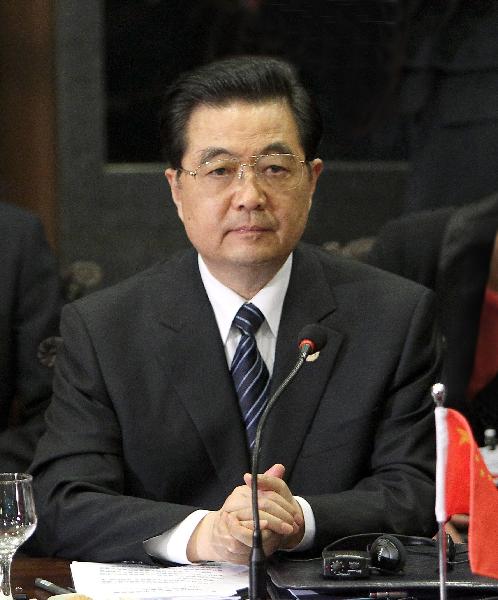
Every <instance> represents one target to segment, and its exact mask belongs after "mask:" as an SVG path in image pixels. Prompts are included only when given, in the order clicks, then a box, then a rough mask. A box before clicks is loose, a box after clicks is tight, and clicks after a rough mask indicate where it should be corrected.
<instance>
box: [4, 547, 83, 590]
mask: <svg viewBox="0 0 498 600" xmlns="http://www.w3.org/2000/svg"><path fill="white" fill-rule="evenodd" d="M69 565H70V561H69V560H64V559H62V558H34V557H31V556H26V555H23V554H18V555H16V556H14V562H13V564H12V575H11V582H12V593H13V594H15V593H18V592H20V591H21V590H16V587H21V588H22V591H23V592H24V593H26V594H27V595H28V597H29V598H37V599H38V600H47V598H48V597H49V596H51V595H52V594H50V593H49V592H44V591H43V590H40V589H39V588H37V587H35V578H36V577H42V578H43V579H48V580H49V581H51V582H52V583H55V584H57V585H60V586H61V587H68V586H72V579H71V570H70V567H69Z"/></svg>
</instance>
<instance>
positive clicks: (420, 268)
mask: <svg viewBox="0 0 498 600" xmlns="http://www.w3.org/2000/svg"><path fill="white" fill-rule="evenodd" d="M367 262H369V263H370V264H373V265H375V266H378V267H381V268H382V269H386V270H388V271H391V272H392V273H396V274H398V275H402V276H404V277H408V278H409V279H412V280H414V281H417V282H419V283H422V284H423V285H426V286H427V287H430V288H432V289H433V290H435V292H436V296H437V302H438V318H439V324H440V329H441V333H442V335H443V342H444V350H445V352H444V362H443V376H442V380H443V382H444V383H445V384H446V386H447V390H448V405H449V406H452V407H454V408H457V409H458V410H460V411H461V412H463V413H464V414H465V415H466V416H467V417H468V419H469V420H470V422H471V424H472V427H473V430H474V434H475V436H476V439H477V441H478V442H479V443H480V444H482V443H483V441H484V430H485V429H486V428H495V429H498V373H497V367H498V353H497V348H498V338H497V337H496V336H497V333H498V323H497V320H498V194H494V195H492V196H488V197H486V198H484V199H483V200H481V201H480V202H477V203H475V204H470V205H468V206H464V207H461V208H455V207H447V208H441V209H439V210H435V211H423V212H420V213H413V214H410V215H407V216H404V217H401V218H399V219H395V220H393V221H390V222H389V223H387V224H386V225H385V226H384V227H383V228H382V229H381V230H380V231H379V234H378V235H377V237H376V240H375V243H374V245H373V247H372V249H371V250H370V254H369V256H368V259H367ZM491 336H494V337H493V338H491Z"/></svg>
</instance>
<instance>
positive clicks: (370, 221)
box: [0, 0, 408, 284]
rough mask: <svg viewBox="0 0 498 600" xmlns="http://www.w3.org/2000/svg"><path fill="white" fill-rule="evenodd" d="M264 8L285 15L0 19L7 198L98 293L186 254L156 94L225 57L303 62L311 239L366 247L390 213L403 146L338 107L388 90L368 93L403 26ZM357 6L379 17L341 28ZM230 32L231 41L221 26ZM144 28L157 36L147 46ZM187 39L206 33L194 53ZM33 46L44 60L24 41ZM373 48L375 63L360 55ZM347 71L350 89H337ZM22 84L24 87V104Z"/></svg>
mask: <svg viewBox="0 0 498 600" xmlns="http://www.w3.org/2000/svg"><path fill="white" fill-rule="evenodd" d="M187 4H188V5H189V7H190V9H189V10H190V17H191V18H190V20H186V16H185V14H184V13H185V11H186V8H185V6H186V5H187ZM257 4H258V3H257V2H256V3H254V6H257ZM266 4H267V7H266V9H265V10H270V9H275V7H280V9H281V7H282V6H284V7H285V10H284V11H283V12H280V13H279V15H278V18H270V16H268V15H267V14H265V13H261V14H260V15H259V16H260V19H259V20H258V19H255V18H254V15H255V14H256V13H254V12H251V10H252V9H251V10H247V9H248V7H250V6H252V3H251V2H203V1H201V0H199V1H198V2H197V3H193V4H192V3H184V2H172V1H168V2H164V1H161V0H159V1H152V0H151V1H147V0H142V1H139V0H129V1H124V0H123V1H121V0H120V1H119V2H113V1H109V2H104V1H103V0H85V2H81V1H79V0H58V1H57V0H33V2H31V3H30V8H29V9H28V8H25V10H24V11H23V9H22V7H23V6H25V7H26V6H27V5H25V4H24V3H18V2H9V1H7V2H5V3H2V5H1V7H2V11H3V13H4V16H5V15H6V16H9V19H10V20H9V21H8V30H9V38H10V42H9V45H7V46H5V45H4V46H3V47H1V54H2V61H4V62H7V63H8V64H9V65H12V64H18V63H22V64H23V65H24V67H23V68H24V69H25V70H24V71H23V70H22V69H21V70H17V71H15V73H14V74H13V75H12V76H11V79H10V81H9V80H6V81H5V83H6V84H8V91H5V86H4V85H3V82H2V92H1V93H0V108H2V107H7V109H8V113H7V114H6V113H5V112H4V111H3V110H0V114H4V118H3V121H2V127H5V126H6V125H7V126H8V127H10V131H11V132H13V134H12V135H11V136H10V137H8V138H7V139H5V138H4V139H3V140H2V142H1V144H2V156H3V157H4V158H5V157H9V156H12V152H13V149H15V152H16V153H17V154H19V153H20V157H19V160H15V161H11V162H10V163H9V162H8V161H7V160H4V161H3V163H2V174H1V177H2V193H3V195H4V196H5V199H7V200H10V201H14V202H18V203H21V202H22V203H24V204H25V205H27V206H28V207H30V208H32V209H33V210H35V211H37V212H38V213H39V214H40V215H41V217H42V219H43V221H44V223H45V226H46V229H47V232H48V234H49V237H50V239H51V242H52V243H53V244H54V246H56V247H57V251H58V253H59V257H60V261H61V266H62V267H64V266H65V265H68V264H69V263H71V262H73V261H74V260H81V259H84V260H94V261H96V262H98V263H99V264H100V265H101V266H102V268H103V271H104V284H109V283H113V282H115V281H117V280H119V279H121V278H123V277H126V276H128V275H130V274H132V273H134V272H136V271H137V270H140V269H143V268H144V267H146V266H148V265H149V264H151V263H152V262H154V261H156V260H158V259H159V258H162V257H164V256H166V255H168V254H169V253H171V252H174V251H175V250H176V249H178V248H181V247H183V246H185V245H186V244H187V242H186V239H185V236H184V234H183V230H182V227H181V225H180V223H179V221H178V219H177V217H176V214H175V212H174V210H173V205H172V202H171V199H170V196H169V191H168V189H167V185H166V182H165V180H164V177H163V170H164V165H163V164H162V163H161V162H158V161H159V156H158V152H157V146H156V142H155V133H154V131H155V129H154V127H155V109H156V108H157V101H158V98H159V96H160V92H161V91H162V89H163V83H164V82H165V81H166V82H167V81H168V80H170V78H171V77H172V76H173V75H174V74H175V71H177V70H179V69H180V68H183V67H184V66H185V67H188V66H192V63H195V62H197V63H198V62H202V61H206V60H209V59H210V58H212V57H213V56H215V55H216V56H217V55H225V54H227V53H230V51H231V50H230V48H231V46H230V44H232V46H234V45H235V46H237V47H238V48H239V49H240V50H241V51H261V52H263V51H264V52H273V53H281V54H284V55H287V56H288V57H289V58H292V59H293V60H296V59H297V58H298V57H299V56H301V57H305V58H306V60H305V64H304V63H303V65H302V66H301V68H302V70H303V73H304V74H305V77H310V84H312V85H314V86H315V88H316V91H317V93H318V96H319V98H320V101H321V102H322V107H323V108H324V111H325V117H326V122H327V123H328V125H327V136H326V140H325V145H324V147H323V149H322V157H323V158H325V160H326V170H325V173H324V175H323V177H322V180H321V182H320V185H319V189H318V192H317V195H316V199H315V205H314V208H313V210H312V214H311V218H310V223H309V226H308V229H307V231H306V235H305V237H306V239H307V240H308V241H312V242H315V243H320V244H321V243H324V242H326V241H329V240H338V241H340V242H346V241H348V240H351V239H353V238H356V237H360V236H367V235H373V234H374V233H375V232H376V231H377V229H378V227H379V226H380V225H381V224H382V223H384V222H385V221H386V220H387V219H388V218H390V217H392V216H396V215H397V214H399V213H400V211H401V199H402V196H403V191H404V186H405V179H406V174H407V169H408V165H407V163H406V161H404V160H400V159H403V158H404V156H403V147H402V145H400V144H399V143H398V142H394V141H393V140H394V138H393V137H392V136H391V135H390V133H389V131H388V130H383V131H384V133H381V134H379V133H376V134H369V133H365V131H367V132H368V128H367V130H365V129H364V125H365V124H366V123H367V122H368V121H369V119H371V118H372V116H373V115H372V114H371V113H372V110H370V109H365V103H363V104H362V103H357V105H355V104H354V103H351V102H349V103H348V99H351V98H353V99H354V98H356V97H357V94H359V93H361V94H363V97H365V95H367V96H368V97H369V98H371V99H372V101H373V99H374V98H378V97H379V93H380V92H379V90H380V88H382V89H383V88H384V87H385V86H383V85H382V86H380V84H379V82H381V81H382V79H383V78H385V77H386V75H385V71H386V69H390V68H391V64H390V62H389V61H388V60H387V59H386V56H389V53H388V52H387V50H386V48H387V49H389V47H390V44H393V43H395V41H396V38H395V36H394V35H393V34H392V33H390V28H391V26H392V23H393V22H394V21H395V20H396V19H397V18H399V15H397V14H396V13H393V12H392V11H391V12H383V11H385V10H387V8H386V7H389V5H390V6H395V5H396V3H392V2H387V1H385V2H382V1H379V2H377V3H375V2H374V3H371V2H370V3H368V2H357V3H350V2H339V1H337V2H318V1H317V2H301V3H299V2H292V1H291V2H289V3H275V2H268V3H266ZM352 5H354V6H355V7H360V8H361V7H363V8H365V7H367V8H368V7H370V6H374V7H376V10H377V13H375V14H372V13H371V11H370V12H368V11H367V12H365V13H362V12H360V13H358V12H354V13H353V17H352V18H350V19H349V20H348V19H345V17H344V15H345V14H349V13H347V10H349V9H350V7H351V6H352ZM320 6H322V7H323V6H327V7H328V10H329V9H330V7H333V10H329V13H328V17H327V19H325V20H324V19H321V20H320V15H319V14H318V13H317V12H316V11H317V10H318V9H317V7H320ZM35 7H36V9H37V11H39V13H40V14H38V13H36V12H34V10H33V9H34V8H35ZM234 7H238V8H237V11H238V12H237V11H235V12H234V10H235V8H234ZM194 9H195V10H194ZM243 9H244V10H245V12H244V18H245V20H243V19H241V16H240V15H241V14H242V13H241V12H240V11H241V10H243ZM346 9H347V10H346ZM345 10H346V13H345V12H344V11H345ZM365 10H366V8H365ZM206 11H207V12H206ZM379 11H380V12H379ZM187 12H188V11H187ZM140 14H142V17H141V20H140V19H139V15H140ZM159 14H160V15H161V17H159V16H158V15H159ZM261 15H262V18H261ZM0 16H1V15H0ZM273 16H275V15H273ZM25 17H26V18H25ZM137 19H138V21H137ZM234 19H235V20H234ZM233 22H236V23H238V24H239V26H240V27H239V29H238V30H237V31H231V30H230V28H229V26H228V25H229V24H230V23H233ZM6 23H7V21H6V20H3V21H2V24H1V25H0V29H5V28H6V27H7V25H6ZM151 23H154V25H155V29H156V33H159V37H158V38H153V37H152V35H151V36H149V35H146V31H147V27H150V25H151ZM206 23H210V24H211V26H210V27H209V28H207V27H206V25H205V24H206ZM134 26H136V27H134ZM278 27H280V32H281V36H280V38H278V40H277V37H276V33H275V32H276V28H277V29H278ZM196 32H201V33H202V35H201V33H200V34H199V36H198V37H199V39H197V38H196ZM327 32H328V33H327ZM330 32H333V33H334V36H330V35H329V34H330ZM35 34H36V35H35ZM362 34H365V35H364V36H363V35H362ZM39 36H43V41H42V43H41V49H40V48H39V47H37V46H36V43H35V42H36V40H37V39H38V37H39ZM327 36H328V37H327ZM26 40H27V41H28V42H29V43H28V45H27V46H26V45H25V44H24V42H26ZM310 43H311V44H312V45H311V47H310V46H309V44H310ZM371 48H377V49H379V52H380V54H378V55H375V56H370V54H371V52H370V50H371ZM282 49H287V52H283V51H282ZM201 50H202V54H200V52H201ZM307 50H311V51H310V52H307ZM383 53H384V54H383ZM327 61H328V62H327ZM39 63H41V65H40V64H39ZM147 65H148V68H146V67H147ZM351 71H353V75H354V76H353V78H352V79H351V81H352V82H351V83H350V84H348V85H349V87H348V85H346V84H345V83H344V82H345V81H346V74H347V73H348V72H349V73H350V74H351ZM35 72H36V73H37V74H38V75H37V77H38V79H37V78H35V77H34V73H35ZM306 73H308V75H306ZM375 73H377V77H378V78H376V77H375V76H374V75H375ZM311 75H313V78H311ZM40 77H41V79H42V81H40V80H39V78H40ZM326 84H327V85H329V84H330V85H332V88H331V89H329V88H327V86H326ZM19 85H21V86H25V87H26V88H27V90H28V91H27V92H26V94H25V95H23V94H22V93H21V92H20V91H19V90H18V86H19ZM334 90H336V93H334ZM13 98H14V99H13ZM150 100H152V103H151V102H150ZM147 102H148V104H147ZM375 104H377V103H375ZM146 105H147V108H146V107H145V106H146ZM367 105H368V106H370V105H369V103H367ZM47 123H48V124H47ZM352 123H354V124H355V125H354V126H353V125H352ZM358 124H361V127H360V126H359V125H358ZM357 125H358V127H357ZM385 131H387V133H385ZM395 137H396V136H395ZM34 154H36V155H37V156H38V164H37V166H36V165H34V162H33V159H32V155H34ZM139 159H140V161H139ZM35 162H36V161H35ZM35 166H36V168H37V169H38V171H36V169H35ZM13 182H15V183H14V184H13ZM44 186H45V188H46V189H44ZM21 188H22V191H21V192H20V193H18V192H19V190H20V189H21Z"/></svg>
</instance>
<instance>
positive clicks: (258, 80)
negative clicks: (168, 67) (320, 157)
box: [160, 56, 322, 169]
mask: <svg viewBox="0 0 498 600" xmlns="http://www.w3.org/2000/svg"><path fill="white" fill-rule="evenodd" d="M237 100H242V101H245V102H255V103H257V102H267V101H271V100H284V101H287V103H288V105H289V107H290V109H291V111H292V113H293V115H294V119H295V120H296V124H297V128H298V132H299V136H300V141H301V145H302V147H303V149H304V153H305V158H306V160H312V159H313V158H316V152H317V148H318V144H319V142H320V138H321V135H322V118H321V115H320V111H319V110H318V107H317V105H316V104H315V102H314V100H313V98H312V97H311V95H310V94H309V93H308V91H307V90H306V89H305V88H304V86H303V84H302V83H301V81H300V80H299V77H298V75H297V72H296V70H295V68H294V67H293V66H292V65H291V64H289V63H288V62H286V61H284V60H281V59H279V58H273V57H267V56H238V57H233V58H228V59H224V60H220V61H215V62H212V63H209V64H207V65H203V66H201V67H198V68H197V69H195V70H193V71H190V72H188V73H185V74H183V75H181V76H180V77H179V78H178V79H177V80H176V81H175V82H174V83H173V84H172V85H171V86H170V87H169V88H168V89H167V91H166V94H165V96H164V100H163V106H162V110H161V128H160V133H161V146H162V152H163V157H164V159H165V160H166V161H167V162H168V163H169V164H170V165H171V167H173V168H175V169H176V168H179V167H180V166H181V161H182V158H183V155H184V153H185V149H186V131H187V124H188V121H189V118H190V115H191V114H192V112H193V111H194V109H196V108H197V107H198V106H201V105H204V106H213V107H217V106H224V105H226V104H228V103H230V102H233V101H237Z"/></svg>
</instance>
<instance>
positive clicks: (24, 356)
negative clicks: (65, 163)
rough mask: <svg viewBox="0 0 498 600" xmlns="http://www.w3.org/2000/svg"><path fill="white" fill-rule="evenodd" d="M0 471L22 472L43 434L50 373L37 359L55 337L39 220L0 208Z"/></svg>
mask: <svg viewBox="0 0 498 600" xmlns="http://www.w3.org/2000/svg"><path fill="white" fill-rule="evenodd" d="M0 257H1V263H0V471H2V472H20V471H25V470H26V469H27V468H28V466H29V463H30V462H31V459H32V457H33V453H34V450H35V446H36V443H37V441H38V438H39V437H40V435H41V433H42V432H43V429H44V418H43V416H44V411H45V408H46V407H47V405H48V402H49V399H50V395H51V393H52V375H53V371H52V369H50V368H48V367H47V366H45V365H43V364H42V363H41V362H40V360H39V358H38V356H37V354H38V349H39V345H40V343H41V342H42V341H43V340H46V339H47V338H50V337H52V336H56V335H57V331H58V325H59V312H60V308H61V304H62V295H61V286H60V282H59V275H58V269H57V262H56V260H55V257H54V256H53V254H52V252H51V250H50V248H49V246H48V243H47V241H46V238H45V234H44V231H43V227H42V224H41V222H40V221H39V219H38V218H37V217H36V216H35V215H33V214H30V213H29V212H27V211H25V210H22V209H20V208H18V207H16V206H14V205H11V204H7V203H3V202H0Z"/></svg>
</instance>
